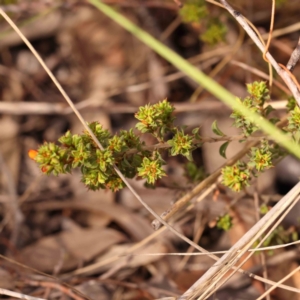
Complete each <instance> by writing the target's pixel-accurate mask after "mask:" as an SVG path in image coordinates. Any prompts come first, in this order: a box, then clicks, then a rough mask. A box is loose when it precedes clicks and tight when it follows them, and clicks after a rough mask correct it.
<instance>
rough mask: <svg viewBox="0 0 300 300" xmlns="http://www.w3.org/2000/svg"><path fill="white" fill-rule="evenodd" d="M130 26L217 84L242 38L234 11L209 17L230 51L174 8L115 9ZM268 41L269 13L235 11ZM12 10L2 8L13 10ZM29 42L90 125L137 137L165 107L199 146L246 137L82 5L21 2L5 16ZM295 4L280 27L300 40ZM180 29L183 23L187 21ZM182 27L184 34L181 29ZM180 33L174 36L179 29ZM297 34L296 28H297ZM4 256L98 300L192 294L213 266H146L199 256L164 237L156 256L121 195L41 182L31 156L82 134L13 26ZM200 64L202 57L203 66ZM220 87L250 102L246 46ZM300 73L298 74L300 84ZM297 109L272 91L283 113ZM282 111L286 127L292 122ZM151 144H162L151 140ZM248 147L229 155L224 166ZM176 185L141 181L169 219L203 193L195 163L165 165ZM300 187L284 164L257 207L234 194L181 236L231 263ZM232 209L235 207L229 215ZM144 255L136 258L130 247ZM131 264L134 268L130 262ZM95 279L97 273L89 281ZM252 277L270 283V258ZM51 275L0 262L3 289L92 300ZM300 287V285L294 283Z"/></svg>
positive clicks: (244, 291)
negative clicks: (192, 173)
mask: <svg viewBox="0 0 300 300" xmlns="http://www.w3.org/2000/svg"><path fill="white" fill-rule="evenodd" d="M107 2H108V3H114V4H116V3H117V4H118V5H117V6H116V7H117V9H118V10H119V11H121V12H122V14H124V15H125V16H126V17H128V18H129V19H131V20H132V21H134V23H136V24H139V26H140V27H141V28H143V29H145V30H146V31H148V32H150V33H151V34H152V35H153V36H155V37H156V38H159V39H161V40H163V41H164V43H165V44H167V45H168V46H169V47H171V48H172V49H174V50H176V51H177V52H178V53H180V54H181V55H182V56H183V57H185V58H192V59H193V63H195V65H197V66H199V67H200V68H201V69H202V70H203V71H204V72H205V73H206V74H210V72H211V71H212V70H213V69H214V67H215V66H216V65H217V64H218V63H219V62H220V61H221V60H222V59H224V57H228V55H230V53H231V52H232V51H233V47H234V45H235V44H236V42H237V40H238V38H239V35H240V34H241V33H240V32H239V27H238V26H237V24H235V21H233V20H232V19H231V18H230V17H229V16H228V15H227V13H226V12H225V11H222V10H221V9H219V8H216V7H214V6H212V5H211V6H209V8H210V12H211V14H212V15H214V16H217V17H218V18H220V20H221V21H222V22H224V23H225V24H226V26H227V28H228V32H227V34H226V37H225V41H224V42H222V43H219V44H217V45H215V46H208V45H205V44H203V43H202V42H201V41H200V39H199V34H200V33H201V31H202V30H203V28H201V22H200V23H199V24H185V23H183V22H179V21H178V7H177V6H176V4H175V3H174V2H172V1H150V0H149V1H130V0H126V1H107ZM232 2H233V4H236V5H237V7H238V9H240V10H241V11H242V12H243V13H244V14H245V15H246V16H247V17H248V18H249V19H250V20H251V21H252V22H253V23H254V24H255V25H256V26H257V27H258V29H259V30H260V31H261V33H266V32H267V31H268V27H269V19H270V5H271V4H270V3H266V2H267V1H266V2H264V1H256V0H255V1H244V2H243V3H242V2H240V1H232ZM3 7H4V6H3ZM5 9H6V10H7V11H9V13H10V15H11V17H12V18H13V19H14V21H16V22H17V24H19V26H20V28H21V30H22V31H23V33H24V34H25V35H26V36H27V37H28V38H29V39H30V41H31V42H32V43H33V45H34V46H35V47H36V49H37V51H38V52H39V53H40V54H41V56H42V57H43V58H44V59H45V61H46V63H47V65H48V66H49V67H50V68H51V70H52V71H53V72H54V74H55V76H56V77H57V79H58V80H59V81H60V83H61V84H62V85H63V87H64V88H65V89H66V91H67V92H68V94H69V95H70V97H71V98H72V99H73V101H74V102H75V103H77V105H78V108H80V110H81V113H82V114H83V116H84V118H85V119H86V120H87V121H94V120H97V121H99V122H100V123H101V124H102V125H103V126H104V127H105V128H107V129H109V130H110V131H111V132H117V131H118V130H120V129H129V128H131V127H133V126H134V125H135V123H136V121H135V119H134V117H133V114H134V113H135V112H136V111H137V109H138V107H139V106H141V105H145V104H147V103H155V102H157V101H160V100H162V99H164V98H165V97H168V99H169V101H171V102H172V103H174V105H175V107H176V117H177V119H176V122H177V124H178V125H188V128H187V130H189V129H190V128H194V127H199V126H200V127H201V135H203V136H213V133H212V131H211V124H212V122H213V121H214V120H218V125H219V127H220V128H221V129H222V131H223V132H226V134H227V135H237V134H238V132H237V131H236V130H235V129H234V128H233V127H232V126H231V125H232V121H231V120H230V119H229V115H230V110H229V109H228V108H226V107H225V106H224V105H223V104H222V103H220V102H219V101H218V100H217V99H214V98H213V97H212V96H211V95H209V94H208V93H206V92H205V91H202V92H201V93H200V94H199V95H198V96H197V97H192V98H191V96H192V95H193V93H194V91H195V90H196V89H197V85H196V84H195V83H194V82H193V81H191V80H190V79H188V78H186V77H184V76H183V74H180V72H178V71H177V70H175V69H174V68H173V67H172V66H170V65H168V63H166V62H165V61H164V60H163V59H161V58H160V57H158V56H157V55H156V54H155V53H153V52H152V51H151V50H150V49H148V48H147V47H146V46H144V45H143V44H141V43H140V42H139V41H137V40H136V39H135V38H134V37H133V36H131V35H130V34H129V33H127V32H126V31H124V30H123V29H122V28H121V27H120V26H119V25H117V24H115V23H114V22H113V21H111V20H109V19H108V18H107V17H105V16H104V15H103V14H101V13H100V12H99V11H97V10H95V9H94V8H92V7H91V6H90V5H88V4H87V3H85V2H74V1H64V2H63V3H61V2H58V1H57V2H56V1H49V2H46V1H36V2H35V3H31V2H30V1H28V2H27V1H20V2H19V3H11V4H9V5H7V6H6V7H5ZM299 10H300V6H299V3H298V1H292V0H291V1H286V3H284V4H282V5H281V6H280V7H279V8H278V9H277V11H276V23H275V28H276V29H280V28H284V27H287V26H289V25H293V24H295V26H298V31H299V28H300V26H299ZM176 20H177V21H176ZM170 24H173V25H174V27H173V28H172V26H170ZM176 24H177V25H176ZM297 24H298V25H297ZM0 28H1V30H0V32H1V34H0V35H1V39H0V46H1V48H0V62H1V64H0V79H1V86H0V89H1V101H0V128H1V130H0V163H1V168H0V171H1V172H0V201H1V203H0V208H1V209H0V214H1V224H0V230H1V235H0V249H1V254H3V255H5V256H7V257H10V258H12V259H14V260H16V261H18V262H21V263H23V264H26V265H27V266H30V267H33V268H35V269H37V270H39V271H42V272H46V273H48V274H52V275H55V276H57V277H58V278H61V279H62V280H63V281H65V282H67V283H69V284H70V285H72V286H73V287H76V289H78V290H79V291H81V292H82V293H83V294H84V295H85V296H87V297H88V298H89V299H95V300H96V299H99V300H100V299H101V300H102V299H103V300H104V299H155V298H159V297H167V296H169V297H171V296H174V297H175V296H178V295H180V294H182V293H183V292H184V291H185V290H186V289H187V288H188V287H190V286H191V285H192V284H193V282H194V281H195V280H197V279H198V278H199V277H200V276H201V275H202V274H203V273H204V272H205V271H206V270H207V269H208V268H209V267H210V266H211V265H212V263H213V261H211V260H210V259H208V258H207V257H205V256H193V257H182V256H163V255H161V256H146V255H142V254H149V253H162V254H164V253H168V252H183V253H185V252H193V250H192V249H190V248H189V247H188V245H187V244H186V243H185V242H183V241H181V240H179V239H178V238H177V237H175V236H174V235H173V234H171V233H170V232H168V231H167V230H165V231H164V232H163V233H161V234H160V235H157V236H156V237H154V238H153V239H151V240H150V241H149V242H148V243H146V242H145V239H146V238H147V237H149V236H151V235H152V234H153V233H154V231H153V229H152V227H151V221H152V220H153V217H152V216H151V215H149V213H148V212H147V211H146V210H145V209H144V208H143V207H142V206H141V205H140V204H139V203H138V202H137V200H136V199H135V198H134V197H133V196H132V195H131V193H130V192H129V191H128V190H127V189H124V190H122V191H121V192H118V193H116V194H113V193H112V192H110V191H98V192H91V191H88V190H87V189H86V188H85V187H84V185H83V184H81V183H80V174H79V173H76V172H74V173H73V174H72V176H71V175H64V176H59V177H53V176H50V177H46V176H43V175H41V172H40V171H39V169H38V168H37V166H36V164H35V163H34V162H33V161H31V160H30V159H29V158H28V156H27V152H28V150H29V149H36V148H37V147H38V145H40V144H41V143H42V142H43V141H44V140H47V141H56V140H57V139H58V138H59V137H60V136H61V135H62V134H63V133H64V132H65V131H66V130H68V129H70V130H71V132H73V133H80V132H82V125H81V124H80V123H79V121H78V120H77V118H76V117H75V116H74V115H73V114H72V112H71V111H70V109H69V108H68V107H67V105H66V103H65V102H64V100H63V99H62V97H61V95H60V94H59V92H58V91H57V89H56V88H55V87H54V85H53V84H52V82H51V81H50V79H49V78H48V76H47V75H46V74H45V72H44V70H43V69H42V68H41V66H40V65H39V64H38V62H37V61H36V59H35V58H34V57H33V55H32V54H31V53H30V51H29V50H28V49H27V48H26V46H24V45H23V43H22V42H21V40H20V39H19V37H18V36H17V35H16V34H15V33H14V32H12V31H11V30H10V28H9V26H8V25H7V24H6V23H5V22H4V21H3V20H1V22H0ZM297 39H298V35H297V31H295V32H292V33H290V34H285V35H282V36H279V37H277V38H274V39H273V41H272V44H271V49H270V50H271V52H272V54H274V56H275V58H276V59H277V60H278V61H279V62H283V63H285V62H286V61H287V60H288V58H289V56H290V54H291V52H292V51H293V49H294V47H295V45H296V41H297ZM201 54H204V56H203V55H202V56H201ZM229 58H231V59H229V61H228V63H227V64H226V66H225V67H224V68H223V69H222V70H221V71H220V72H219V73H218V75H217V76H216V77H215V78H216V80H217V81H218V82H220V83H221V84H222V85H224V86H225V87H226V88H228V89H229V90H230V91H231V92H232V93H234V94H235V95H237V96H240V97H242V96H245V95H246V89H245V82H251V81H253V80H257V79H259V78H258V77H256V76H255V75H253V74H251V73H250V72H249V71H247V70H244V69H241V68H239V67H238V66H236V65H235V64H234V61H239V62H244V63H245V64H247V65H249V66H252V67H255V68H258V69H259V70H263V71H264V72H266V73H267V65H266V64H265V63H264V62H263V60H262V58H261V54H260V53H259V51H258V50H257V49H256V48H255V47H254V46H253V45H252V43H251V41H249V40H248V39H247V38H245V40H244V42H243V44H242V45H241V46H240V47H239V49H238V51H237V52H236V53H235V54H234V56H232V57H229ZM299 72H300V68H299V66H298V68H296V70H295V72H294V74H295V75H296V77H297V75H298V76H299ZM283 99H286V98H285V96H284V94H283V93H282V92H280V91H279V90H278V89H276V88H274V90H273V93H272V100H283ZM284 113H285V111H284V110H279V111H278V112H277V116H279V117H280V116H283V115H284ZM145 141H146V142H147V143H153V142H154V141H153V140H152V139H151V137H148V136H147V137H145ZM219 146H220V144H218V143H212V144H205V145H204V146H203V148H202V149H201V150H197V151H195V152H194V153H193V157H194V160H195V163H196V165H197V166H198V167H199V169H201V168H203V170H204V171H203V174H210V173H212V172H213V171H214V170H216V169H217V168H218V167H219V166H220V165H221V164H222V163H224V161H225V160H224V159H223V158H222V157H220V155H219V154H218V151H219ZM242 147H243V145H242V144H239V143H238V142H233V143H231V144H230V146H229V148H228V150H227V157H231V156H233V155H234V154H235V153H237V152H238V151H239V150H240V149H242ZM167 162H168V164H167V166H166V171H167V173H168V177H167V178H164V179H163V180H161V181H160V182H159V186H158V187H157V188H156V189H155V190H149V189H146V188H145V187H144V182H143V181H139V180H131V181H130V182H131V183H132V185H133V186H134V187H135V189H136V190H137V191H138V193H139V194H140V195H141V196H142V198H143V199H144V200H145V201H146V202H147V203H148V204H149V205H150V206H151V207H152V208H153V209H154V210H155V211H156V212H157V213H159V214H161V213H163V212H164V211H166V210H167V209H168V208H169V207H170V206H171V205H172V203H174V202H175V201H176V200H177V199H179V198H180V196H182V195H184V193H186V192H187V191H189V190H190V189H191V188H192V186H193V184H192V183H191V182H189V181H188V180H187V178H186V177H185V175H184V174H185V170H184V167H183V166H184V164H185V163H186V160H185V159H184V158H180V157H179V158H168V159H167ZM298 176H299V164H298V162H297V161H295V160H294V159H293V158H291V157H290V158H287V159H285V161H284V162H281V163H280V165H279V166H277V167H276V168H274V169H272V170H269V171H268V172H266V173H265V174H263V175H262V176H261V177H260V178H259V180H257V181H254V184H253V187H254V188H252V189H250V191H249V193H248V194H245V193H241V194H232V193H231V192H229V191H227V190H225V189H224V188H223V187H222V186H218V188H216V189H214V191H213V193H211V194H210V195H209V196H208V197H207V198H206V199H205V200H204V201H202V202H201V203H200V204H198V205H197V206H196V208H195V209H193V210H191V211H190V212H189V213H188V214H184V215H182V216H181V217H180V218H179V220H178V221H177V222H176V223H175V224H173V226H175V228H176V229H177V230H179V231H181V232H182V233H184V234H185V235H186V236H188V237H189V238H191V239H192V240H194V241H195V242H197V243H199V244H200V245H201V246H202V247H204V248H206V249H208V250H210V251H216V250H226V249H228V248H229V247H230V246H231V245H232V244H234V243H235V242H236V241H237V240H238V239H239V238H240V237H241V236H242V235H243V234H244V233H245V232H246V231H247V230H248V229H249V228H250V227H251V225H252V224H254V223H255V222H256V212H255V205H254V197H253V195H254V194H255V191H257V193H258V194H259V195H260V201H261V202H260V203H264V202H265V203H267V204H268V205H272V204H274V203H275V202H276V200H278V199H279V198H280V193H281V194H284V193H285V192H286V191H287V190H288V189H289V188H290V187H291V186H292V185H293V184H294V183H295V182H297V178H298ZM233 202H234V203H235V204H234V205H233V204H232V203H233ZM226 212H229V213H230V214H231V216H233V218H234V219H233V220H234V226H233V228H232V229H231V230H229V231H228V232H224V231H222V230H219V229H217V228H216V226H215V223H216V218H217V217H218V216H220V215H222V214H224V213H226ZM298 215H299V206H298V207H296V208H295V209H294V211H293V212H292V213H291V214H290V215H289V216H288V218H287V219H286V221H285V222H284V224H283V225H284V230H285V231H284V232H285V234H286V235H288V234H289V233H290V232H297V231H298V230H299V223H298V220H297V217H298ZM141 241H144V243H143V246H141V247H137V249H136V250H135V251H131V250H129V251H128V249H131V247H132V246H134V245H137V243H139V242H141ZM126 251H127V253H128V254H127V255H124V253H126ZM264 256H265V259H266V261H267V264H268V277H269V278H270V279H272V280H274V281H277V280H279V279H281V278H282V277H284V276H285V275H286V274H287V273H289V272H290V271H291V270H293V269H294V268H296V267H297V266H298V261H299V251H298V249H297V248H296V247H294V248H288V249H286V250H277V251H274V252H273V255H272V256H270V255H267V254H265V255H264ZM86 266H90V267H89V268H85V267H86ZM244 267H245V269H248V270H252V271H253V272H258V273H259V274H261V272H262V268H261V257H260V256H259V255H255V256H253V257H252V259H251V260H249V261H248V262H247V263H246V264H245V266H244ZM52 283H53V281H52V280H51V279H49V278H47V277H45V276H42V275H40V274H36V273H35V272H33V271H30V270H27V269H24V268H21V267H20V266H16V265H15V264H12V263H9V262H7V261H5V260H3V259H1V264H0V287H1V288H5V289H9V290H13V291H19V292H22V293H24V294H28V295H29V294H30V295H32V296H36V297H44V298H46V299H85V298H84V297H83V296H78V295H75V294H74V293H72V292H71V290H70V289H69V288H67V287H65V286H63V285H61V284H59V283H56V285H53V284H52ZM286 284H289V285H291V286H295V287H298V288H300V286H299V285H300V279H299V274H298V275H297V274H296V275H294V277H292V278H291V279H290V280H288V281H287V282H286ZM263 291H264V287H263V285H261V284H260V283H258V282H253V281H251V280H250V279H249V278H246V277H245V276H242V275H236V276H235V277H234V279H233V280H230V281H229V282H228V284H226V285H225V287H224V288H223V289H222V290H220V291H218V293H217V296H216V297H217V298H218V299H255V298H256V297H257V296H258V295H260V294H261V293H262V292H263ZM272 299H299V296H298V295H297V294H294V293H291V292H288V291H284V290H275V292H273V294H272Z"/></svg>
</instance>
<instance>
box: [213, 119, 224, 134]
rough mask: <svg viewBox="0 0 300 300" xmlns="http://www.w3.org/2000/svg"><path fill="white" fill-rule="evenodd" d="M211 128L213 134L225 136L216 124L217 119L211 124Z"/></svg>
mask: <svg viewBox="0 0 300 300" xmlns="http://www.w3.org/2000/svg"><path fill="white" fill-rule="evenodd" d="M211 130H212V131H213V132H214V134H216V135H218V136H225V134H224V133H223V132H222V131H221V130H220V128H219V127H218V124H217V120H215V121H214V122H213V123H212V125H211Z"/></svg>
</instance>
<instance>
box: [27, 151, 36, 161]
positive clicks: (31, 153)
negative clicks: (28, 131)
mask: <svg viewBox="0 0 300 300" xmlns="http://www.w3.org/2000/svg"><path fill="white" fill-rule="evenodd" d="M37 154H38V152H37V151H36V150H33V149H31V150H29V151H28V156H29V157H30V158H31V159H33V160H34V159H35V157H36V156H37Z"/></svg>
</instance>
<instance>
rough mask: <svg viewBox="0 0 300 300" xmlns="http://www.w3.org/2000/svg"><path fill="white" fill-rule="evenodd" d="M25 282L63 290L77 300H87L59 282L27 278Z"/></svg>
mask: <svg viewBox="0 0 300 300" xmlns="http://www.w3.org/2000/svg"><path fill="white" fill-rule="evenodd" d="M25 282H26V283H27V284H29V285H31V286H41V287H45V288H51V289H56V290H59V291H61V292H62V293H63V294H65V295H67V296H69V297H71V298H72V299H75V300H85V298H82V297H80V296H78V295H76V294H75V293H74V292H73V291H72V290H71V289H70V288H68V287H66V286H63V285H60V284H59V283H57V282H50V281H34V280H25Z"/></svg>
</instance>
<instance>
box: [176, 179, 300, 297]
mask: <svg viewBox="0 0 300 300" xmlns="http://www.w3.org/2000/svg"><path fill="white" fill-rule="evenodd" d="M299 193H300V182H299V183H298V184H297V185H295V186H294V188H293V189H292V190H290V191H289V193H287V194H286V195H285V196H284V197H282V198H281V200H280V201H279V202H278V203H277V204H276V205H275V206H274V207H273V208H272V209H271V210H270V211H269V212H268V213H267V214H266V215H265V216H264V217H262V218H261V219H260V220H259V222H257V223H256V224H255V225H254V226H253V227H252V228H251V229H250V230H249V231H248V232H247V233H246V234H245V235H244V236H243V237H242V238H241V239H240V240H239V241H238V242H237V243H235V244H234V245H233V246H232V247H231V248H230V251H229V252H228V253H227V254H225V255H223V256H222V258H220V259H219V260H218V261H217V262H216V263H215V264H214V265H213V266H212V267H211V268H210V269H209V270H208V271H207V272H206V273H204V275H202V277H201V278H200V279H199V280H197V281H196V283H194V284H193V285H192V286H191V287H190V288H189V289H188V290H187V291H186V292H185V293H184V294H183V295H182V296H181V297H180V298H179V300H187V299H193V298H195V297H197V296H199V295H201V297H200V298H199V299H205V298H203V297H204V296H205V295H206V296H207V294H209V293H210V292H211V291H214V290H215V287H216V285H215V284H216V282H219V281H220V280H221V279H222V278H223V276H224V275H225V274H226V273H227V272H228V270H229V269H230V268H232V267H233V266H234V265H235V264H236V262H238V261H239V259H240V258H241V257H242V256H243V255H244V254H245V253H246V251H247V250H248V249H249V248H250V247H251V246H252V245H253V243H254V242H255V241H256V240H257V239H258V238H259V237H260V236H261V235H262V233H263V232H265V231H266V230H267V229H268V227H269V226H270V225H271V224H273V222H274V221H275V220H276V219H277V218H279V217H280V215H281V214H282V213H283V212H285V211H286V210H288V209H289V208H291V207H292V204H293V203H296V200H298V195H299ZM295 199H296V200H295ZM262 241H263V239H262ZM239 250H240V251H239ZM238 251H239V252H238ZM239 267H240V266H238V267H234V269H235V271H236V270H240V269H239ZM246 273H247V272H246ZM229 278H230V277H229ZM229 278H226V280H227V279H229ZM226 280H224V281H223V282H222V283H221V284H223V283H224V282H225V281H226ZM268 281H269V280H265V281H264V282H268ZM217 287H219V286H217ZM296 290H297V289H296ZM297 292H298V293H299V290H298V291H297Z"/></svg>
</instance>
